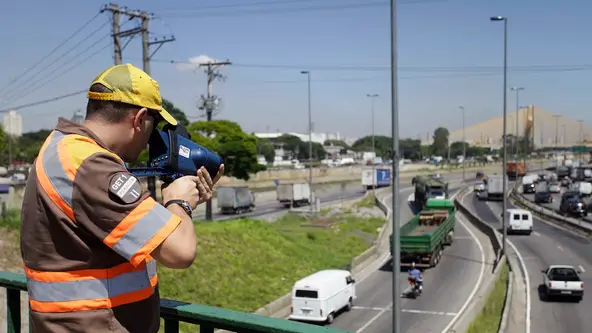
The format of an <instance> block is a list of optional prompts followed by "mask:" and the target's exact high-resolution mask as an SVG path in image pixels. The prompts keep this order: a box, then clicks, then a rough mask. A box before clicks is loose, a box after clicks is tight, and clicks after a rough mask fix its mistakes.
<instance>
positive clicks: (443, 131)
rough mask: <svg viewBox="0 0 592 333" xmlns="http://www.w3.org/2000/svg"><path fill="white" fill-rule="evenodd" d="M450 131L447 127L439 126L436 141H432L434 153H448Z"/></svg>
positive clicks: (439, 154) (437, 154)
mask: <svg viewBox="0 0 592 333" xmlns="http://www.w3.org/2000/svg"><path fill="white" fill-rule="evenodd" d="M449 135H450V133H449V132H448V129H447V128H445V127H438V128H436V130H435V131H434V136H433V137H432V138H433V139H434V142H433V143H432V153H433V154H434V155H436V156H447V155H448V137H449Z"/></svg>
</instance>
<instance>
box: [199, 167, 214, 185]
mask: <svg viewBox="0 0 592 333" xmlns="http://www.w3.org/2000/svg"><path fill="white" fill-rule="evenodd" d="M201 174H202V175H203V178H204V180H205V182H206V184H208V186H209V187H210V188H212V187H213V186H214V183H212V177H210V173H209V172H208V171H207V170H206V169H205V168H203V167H202V172H201Z"/></svg>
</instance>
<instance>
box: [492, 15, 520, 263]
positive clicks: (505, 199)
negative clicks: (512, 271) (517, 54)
mask: <svg viewBox="0 0 592 333" xmlns="http://www.w3.org/2000/svg"><path fill="white" fill-rule="evenodd" d="M490 20H491V21H493V22H497V21H503V22H504V87H503V88H504V97H503V117H504V126H503V134H502V138H503V143H504V152H503V166H502V170H503V171H502V177H503V178H502V179H503V182H502V184H503V185H502V192H503V193H504V196H503V204H502V209H503V213H502V235H503V245H502V253H503V255H506V253H507V252H506V243H507V236H508V234H507V230H506V224H507V220H508V214H507V210H508V196H507V192H508V178H507V177H508V176H507V175H508V164H507V161H508V144H507V143H508V142H507V133H508V126H507V125H508V124H507V123H508V119H507V118H508V108H507V95H506V94H507V91H508V80H507V79H508V18H507V17H503V16H495V17H491V18H490ZM517 167H518V166H516V168H517Z"/></svg>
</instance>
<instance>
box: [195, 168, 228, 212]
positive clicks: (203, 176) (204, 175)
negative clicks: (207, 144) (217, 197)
mask: <svg viewBox="0 0 592 333" xmlns="http://www.w3.org/2000/svg"><path fill="white" fill-rule="evenodd" d="M200 171H201V173H200V172H199V171H198V173H197V174H198V178H199V183H200V184H199V185H198V188H197V189H198V190H199V193H200V199H199V201H198V202H197V204H198V205H199V204H202V203H204V202H206V201H208V200H210V199H211V198H212V197H213V196H214V192H215V191H214V185H216V183H217V182H218V181H219V180H220V178H221V177H222V175H223V174H224V164H222V165H220V169H218V173H217V174H216V177H214V180H212V178H211V177H210V174H209V173H208V172H207V171H206V170H205V169H204V168H202V169H201V170H200Z"/></svg>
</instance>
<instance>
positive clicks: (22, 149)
mask: <svg viewBox="0 0 592 333" xmlns="http://www.w3.org/2000/svg"><path fill="white" fill-rule="evenodd" d="M49 133H51V130H48V129H42V130H39V131H35V132H27V133H24V134H23V135H22V136H21V137H19V138H18V139H16V140H14V141H13V142H14V143H15V144H14V146H15V148H13V152H14V158H15V159H17V160H21V161H25V162H28V163H32V162H33V161H34V160H35V158H37V155H38V154H39V150H40V149H41V146H42V145H43V142H45V139H47V137H48V136H49Z"/></svg>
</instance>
